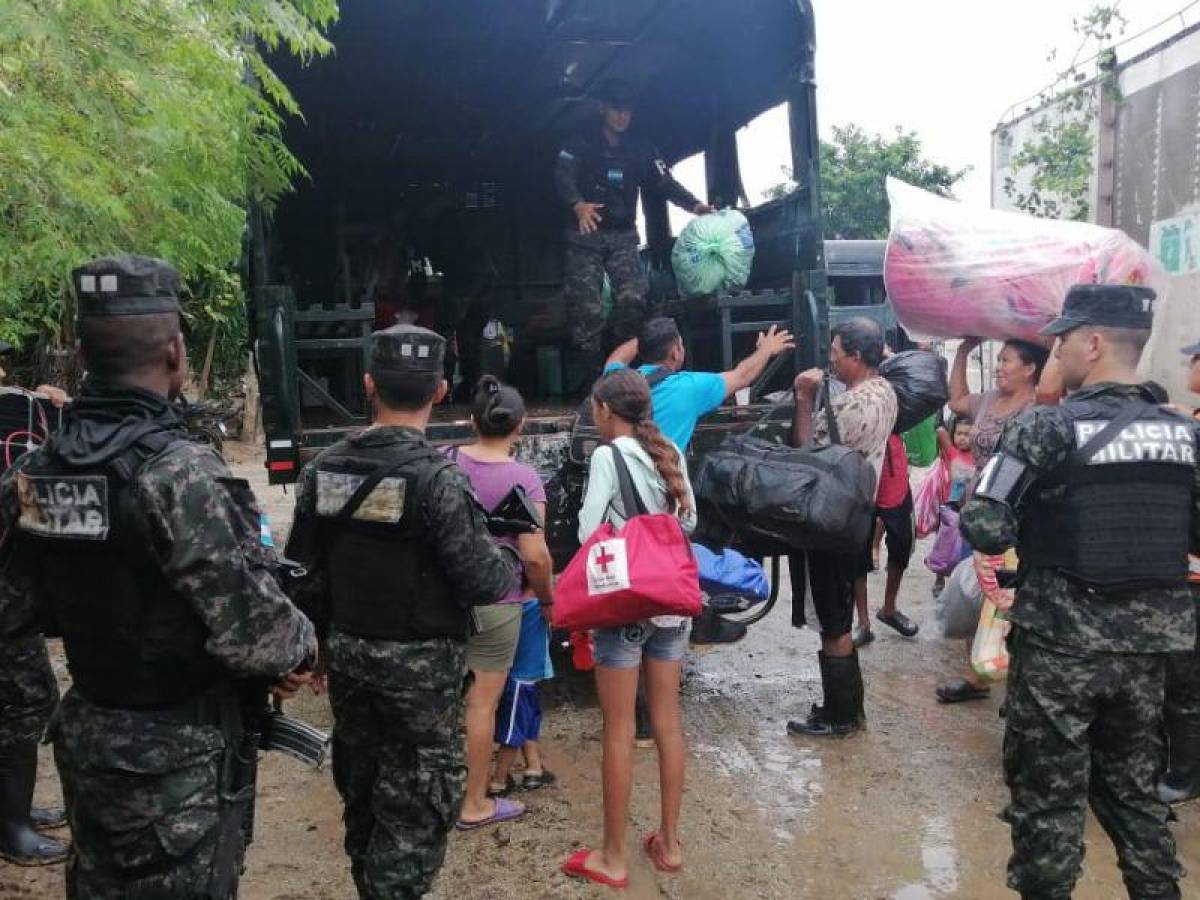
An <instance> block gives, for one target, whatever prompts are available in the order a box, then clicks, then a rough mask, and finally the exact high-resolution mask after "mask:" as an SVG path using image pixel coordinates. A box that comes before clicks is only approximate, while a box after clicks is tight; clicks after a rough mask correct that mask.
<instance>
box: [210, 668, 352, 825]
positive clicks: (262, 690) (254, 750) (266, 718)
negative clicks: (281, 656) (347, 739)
mask: <svg viewBox="0 0 1200 900" xmlns="http://www.w3.org/2000/svg"><path fill="white" fill-rule="evenodd" d="M238 698H239V702H240V705H241V710H242V734H241V740H240V742H239V746H238V751H237V753H236V754H235V756H234V759H233V769H234V771H233V772H231V773H230V786H231V788H232V790H231V793H235V794H236V793H238V792H240V791H243V790H245V791H246V793H247V794H248V795H249V798H250V802H249V803H247V804H246V805H245V807H244V811H243V815H242V833H243V835H244V837H245V842H246V845H247V846H249V845H250V843H251V842H252V841H253V840H254V796H255V794H257V792H258V754H259V752H260V751H262V750H270V751H275V752H278V753H282V754H284V755H285V756H290V757H292V759H296V760H299V761H300V762H302V763H304V764H305V765H306V766H309V767H311V768H313V769H320V768H321V766H322V765H324V763H325V755H326V752H327V750H328V748H329V735H328V734H326V733H325V732H324V731H321V730H320V729H319V728H314V727H312V726H311V725H308V724H307V723H305V722H301V721H300V720H299V719H293V718H292V717H291V716H289V715H287V714H285V713H284V712H283V703H282V701H281V700H279V698H277V697H276V698H274V702H272V698H271V693H270V685H269V684H267V683H266V682H263V681H246V682H242V683H241V684H239V685H238Z"/></svg>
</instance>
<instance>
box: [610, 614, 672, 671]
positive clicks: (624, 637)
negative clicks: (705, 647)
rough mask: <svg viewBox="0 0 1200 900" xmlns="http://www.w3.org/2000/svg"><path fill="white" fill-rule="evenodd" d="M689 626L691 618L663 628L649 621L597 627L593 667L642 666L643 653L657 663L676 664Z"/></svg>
mask: <svg viewBox="0 0 1200 900" xmlns="http://www.w3.org/2000/svg"><path fill="white" fill-rule="evenodd" d="M691 624H692V620H691V619H684V620H683V622H682V623H680V624H679V625H677V626H675V627H674V628H662V627H660V626H658V625H655V624H654V623H653V622H650V621H645V622H635V623H634V624H633V625H622V626H620V627H618V628H597V629H596V632H595V634H596V649H595V657H596V665H598V666H605V667H606V668H609V669H633V668H636V667H637V666H639V665H641V662H642V654H643V653H644V654H645V655H646V656H648V657H650V658H651V659H654V660H658V661H659V662H678V661H679V660H681V659H683V651H684V649H685V648H686V647H687V636H688V629H689V628H690V627H691Z"/></svg>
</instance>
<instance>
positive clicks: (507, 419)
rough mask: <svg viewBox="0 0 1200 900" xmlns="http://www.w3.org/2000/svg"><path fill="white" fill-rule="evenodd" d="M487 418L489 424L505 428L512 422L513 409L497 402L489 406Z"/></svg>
mask: <svg viewBox="0 0 1200 900" xmlns="http://www.w3.org/2000/svg"><path fill="white" fill-rule="evenodd" d="M485 418H486V419H487V421H488V424H490V425H495V426H498V427H501V428H503V427H505V426H508V425H511V424H512V421H513V411H512V410H511V409H510V408H509V407H507V406H501V405H500V403H499V402H497V403H496V404H495V405H494V406H490V407H488V410H487V413H486V415H485Z"/></svg>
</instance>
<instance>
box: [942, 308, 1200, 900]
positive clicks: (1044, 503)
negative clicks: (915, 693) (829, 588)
mask: <svg viewBox="0 0 1200 900" xmlns="http://www.w3.org/2000/svg"><path fill="white" fill-rule="evenodd" d="M1153 301H1154V292H1153V291H1151V290H1150V289H1148V288H1142V287H1132V286H1109V285H1086V286H1076V287H1074V288H1072V289H1071V291H1070V293H1069V294H1068V296H1067V299H1066V303H1065V305H1064V308H1063V315H1062V317H1060V318H1059V319H1057V320H1055V321H1054V322H1052V323H1051V324H1050V325H1049V326H1047V328H1046V330H1045V331H1044V332H1043V333H1044V334H1048V335H1056V336H1058V344H1057V346H1056V350H1055V353H1056V356H1057V358H1058V360H1059V362H1060V364H1061V368H1062V375H1063V381H1064V384H1065V385H1066V387H1067V388H1068V389H1069V390H1071V391H1072V392H1073V393H1071V394H1070V395H1069V396H1068V397H1067V399H1066V400H1065V401H1064V402H1063V403H1062V404H1061V405H1060V406H1056V407H1035V408H1033V409H1031V410H1029V411H1027V412H1025V413H1022V414H1021V415H1020V416H1018V417H1017V418H1016V419H1014V420H1013V421H1012V422H1010V423H1009V425H1008V427H1007V428H1006V430H1005V432H1004V435H1003V437H1002V438H1001V440H1000V443H999V445H998V446H997V450H996V455H995V456H993V457H992V459H991V460H990V461H989V462H988V463H987V465H986V466H985V467H984V469H983V470H982V472H981V474H980V479H979V485H978V487H977V489H976V493H975V495H974V497H973V498H972V499H971V500H970V501H969V502H968V503H967V504H966V505H965V506H964V507H963V511H962V530H963V534H964V535H965V536H966V538H967V540H968V541H970V543H971V545H972V546H973V547H974V548H975V549H977V550H980V551H982V552H984V553H1000V552H1002V551H1004V550H1005V549H1007V548H1009V547H1012V546H1016V547H1017V550H1018V555H1019V557H1020V571H1019V577H1018V587H1017V592H1016V601H1015V605H1014V606H1013V609H1012V611H1011V613H1010V616H1009V618H1010V620H1011V622H1012V625H1013V631H1012V634H1011V637H1010V639H1009V646H1010V651H1011V654H1012V655H1011V662H1010V668H1009V675H1008V704H1007V708H1008V713H1007V719H1006V728H1005V735H1004V771H1005V778H1006V781H1007V783H1008V786H1009V790H1010V792H1011V802H1010V803H1009V805H1008V807H1007V809H1006V811H1005V819H1006V820H1007V821H1008V822H1009V824H1010V826H1011V828H1012V840H1013V854H1012V857H1011V859H1010V860H1009V865H1008V884H1009V886H1010V887H1012V888H1013V889H1015V890H1017V891H1019V892H1020V893H1021V896H1022V897H1025V898H1039V900H1042V898H1045V900H1061V898H1068V897H1070V896H1071V892H1072V890H1073V888H1074V885H1075V881H1076V879H1077V878H1078V876H1079V873H1080V869H1081V867H1082V862H1083V825H1084V812H1085V808H1086V805H1087V804H1088V803H1089V802H1090V804H1091V808H1092V810H1093V812H1094V813H1095V814H1096V818H1097V819H1098V820H1099V821H1100V824H1101V825H1102V826H1103V827H1104V829H1105V831H1106V832H1107V833H1108V835H1109V837H1110V838H1111V839H1112V841H1113V843H1114V845H1115V846H1116V850H1117V857H1118V860H1119V863H1120V866H1121V871H1122V874H1123V876H1124V879H1125V885H1126V888H1127V890H1128V892H1129V896H1130V897H1134V898H1142V900H1149V898H1178V897H1179V896H1180V893H1179V883H1178V880H1179V878H1180V875H1181V869H1180V866H1179V863H1178V862H1177V860H1176V855H1175V841H1174V839H1173V838H1172V836H1171V833H1170V831H1169V830H1168V828H1167V814H1168V810H1167V806H1166V804H1165V803H1163V802H1162V800H1160V799H1159V797H1158V795H1157V793H1156V792H1155V783H1156V781H1157V779H1158V776H1159V774H1160V772H1161V768H1162V753H1163V743H1162V737H1161V733H1160V729H1161V724H1162V703H1163V682H1164V675H1165V668H1166V657H1167V654H1169V653H1171V652H1173V651H1178V650H1186V649H1188V648H1190V647H1192V646H1193V644H1194V642H1195V635H1196V618H1195V610H1194V604H1193V601H1192V598H1191V595H1190V593H1189V591H1188V588H1187V584H1186V577H1187V553H1188V547H1189V541H1190V544H1191V547H1192V548H1193V549H1195V548H1196V547H1197V546H1200V470H1198V469H1197V467H1196V452H1197V436H1196V431H1195V428H1194V427H1193V425H1192V423H1191V422H1190V421H1189V420H1187V419H1185V418H1184V417H1182V416H1179V415H1177V414H1176V413H1173V412H1171V411H1168V410H1166V409H1164V408H1163V407H1161V406H1160V405H1159V404H1158V403H1157V402H1156V395H1155V392H1154V391H1153V390H1152V389H1151V388H1150V387H1148V386H1147V385H1143V384H1139V383H1137V376H1136V374H1135V369H1136V366H1137V361H1138V358H1139V356H1140V354H1141V350H1142V347H1143V346H1144V344H1145V342H1146V339H1147V337H1148V336H1149V329H1150V324H1151V321H1152V315H1153Z"/></svg>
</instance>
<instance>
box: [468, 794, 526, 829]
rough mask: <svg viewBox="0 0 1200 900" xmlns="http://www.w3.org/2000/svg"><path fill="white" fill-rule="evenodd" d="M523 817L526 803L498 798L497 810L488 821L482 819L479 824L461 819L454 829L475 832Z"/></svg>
mask: <svg viewBox="0 0 1200 900" xmlns="http://www.w3.org/2000/svg"><path fill="white" fill-rule="evenodd" d="M523 815H525V804H524V803H517V802H516V801H515V800H506V799H505V798H503V797H497V798H496V809H495V811H494V812H493V813H492V814H491V815H490V816H488V817H487V818H486V819H480V820H479V821H478V822H467V821H466V820H464V819H459V820H458V824H457V825H455V826H454V827H455V828H457V829H458V830H459V831H474V830H475V829H476V828H483V827H485V826H487V825H498V824H499V823H501V822H511V821H512V820H513V819H519V818H521V816H523Z"/></svg>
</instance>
